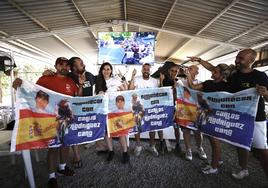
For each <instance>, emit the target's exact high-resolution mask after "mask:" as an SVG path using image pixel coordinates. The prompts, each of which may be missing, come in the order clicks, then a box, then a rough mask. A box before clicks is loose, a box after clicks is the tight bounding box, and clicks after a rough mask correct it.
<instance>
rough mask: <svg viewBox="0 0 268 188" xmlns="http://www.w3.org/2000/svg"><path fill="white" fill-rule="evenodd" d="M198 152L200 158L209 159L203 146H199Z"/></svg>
mask: <svg viewBox="0 0 268 188" xmlns="http://www.w3.org/2000/svg"><path fill="white" fill-rule="evenodd" d="M197 153H198V156H199V158H200V159H204V160H205V159H207V155H206V153H205V151H204V149H203V147H200V148H198V149H197Z"/></svg>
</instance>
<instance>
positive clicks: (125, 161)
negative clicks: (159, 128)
mask: <svg viewBox="0 0 268 188" xmlns="http://www.w3.org/2000/svg"><path fill="white" fill-rule="evenodd" d="M128 162H129V155H128V153H127V152H123V159H122V163H123V164H125V163H128Z"/></svg>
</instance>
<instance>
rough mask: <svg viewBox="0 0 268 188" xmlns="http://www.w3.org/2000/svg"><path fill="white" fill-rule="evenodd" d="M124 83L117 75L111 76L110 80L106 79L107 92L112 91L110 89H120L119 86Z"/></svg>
mask: <svg viewBox="0 0 268 188" xmlns="http://www.w3.org/2000/svg"><path fill="white" fill-rule="evenodd" d="M121 85H122V82H121V81H120V80H119V79H118V78H115V77H111V78H110V79H109V80H106V87H107V91H106V92H110V91H119V90H120V89H119V87H120V86H121Z"/></svg>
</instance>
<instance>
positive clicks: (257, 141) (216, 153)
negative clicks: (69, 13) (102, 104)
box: [13, 49, 268, 187]
mask: <svg viewBox="0 0 268 188" xmlns="http://www.w3.org/2000/svg"><path fill="white" fill-rule="evenodd" d="M256 55H257V53H256V52H255V51H254V50H252V49H245V50H242V51H240V52H239V53H238V55H237V57H236V60H235V65H233V66H228V65H225V64H219V65H217V66H214V65H212V64H210V63H209V62H207V61H204V60H202V59H200V58H199V57H190V60H191V61H197V62H199V63H200V64H201V65H202V66H204V67H205V68H206V69H208V70H209V71H211V72H212V77H211V78H212V80H207V81H205V82H202V83H201V82H199V81H198V80H197V79H196V76H197V74H198V67H197V66H196V65H191V66H190V67H188V69H187V71H185V72H186V75H187V79H178V77H177V74H178V71H179V66H178V65H176V64H175V63H173V65H172V66H171V67H170V68H169V70H168V72H167V73H166V72H161V69H160V72H161V73H160V77H159V79H156V78H153V77H151V75H150V74H151V70H150V68H151V65H150V64H143V66H142V70H141V73H142V75H141V76H136V74H137V71H136V70H135V69H134V70H133V72H132V75H131V80H130V81H129V82H127V81H126V79H125V78H124V77H123V76H122V75H121V78H118V77H114V76H113V67H112V65H111V64H110V63H108V62H106V63H103V64H102V65H101V67H100V69H99V73H98V75H97V76H94V75H92V74H91V73H90V72H87V71H86V70H85V65H84V63H83V61H82V59H81V58H79V57H73V58H71V59H69V60H68V59H66V58H58V59H57V60H56V63H55V68H56V73H55V74H52V73H46V74H45V75H43V76H42V77H40V78H39V80H38V81H37V84H39V85H41V86H43V87H46V88H48V89H51V90H53V91H55V92H59V93H62V94H66V95H70V96H92V95H93V85H95V94H96V95H98V94H105V93H107V92H113V91H123V90H134V89H141V88H156V87H161V86H172V88H173V91H174V99H176V89H175V88H176V87H177V86H179V85H182V86H185V87H189V88H193V89H196V90H200V91H204V92H215V91H228V92H238V91H241V90H244V89H247V88H251V87H256V90H257V92H258V93H259V94H260V96H261V97H260V100H259V105H258V111H257V115H256V120H255V124H254V127H255V128H254V137H253V144H252V147H254V148H255V151H256V155H257V157H258V159H259V161H260V164H261V166H262V167H263V170H264V172H265V174H266V176H267V178H268V146H267V136H266V132H267V127H266V117H265V112H264V108H265V106H264V100H268V90H267V89H268V77H267V76H266V74H265V73H263V72H260V71H257V70H254V69H252V68H251V65H252V64H253V62H254V61H255V58H256ZM21 84H22V80H20V79H16V80H15V81H14V83H13V87H14V88H17V87H19V86H20V85H21ZM174 104H175V101H174ZM179 128H180V125H177V124H174V132H175V138H176V147H175V151H176V152H178V153H181V147H180V131H179ZM181 129H182V131H183V137H184V143H185V148H186V151H185V158H186V159H187V160H192V148H191V136H190V132H191V130H190V129H187V128H182V127H181ZM156 132H157V133H158V136H159V141H160V145H159V149H157V148H156V147H155V145H156V141H155V134H156ZM156 132H155V131H153V132H149V137H150V141H149V144H150V147H149V148H150V150H151V152H152V153H153V154H154V155H155V156H158V155H159V153H161V154H163V153H164V141H163V130H161V131H156ZM194 137H195V140H196V146H197V151H198V154H199V157H200V158H202V159H207V155H206V153H205V151H204V149H203V147H202V139H203V137H202V134H201V132H200V131H198V130H197V131H194ZM209 140H210V143H211V147H212V157H211V158H212V161H211V164H210V165H208V166H206V167H204V168H203V169H202V171H203V173H205V174H215V173H217V172H218V167H219V165H220V164H221V163H222V161H221V146H220V141H219V140H218V139H216V138H213V137H209ZM135 141H136V147H135V150H134V154H135V155H136V156H139V155H140V154H141V152H142V150H143V147H142V145H141V142H140V133H137V134H135ZM119 142H120V144H121V146H122V151H123V153H122V162H123V163H127V162H129V153H128V146H127V135H124V136H120V137H119ZM96 149H97V151H98V152H102V153H107V161H111V160H113V157H114V151H113V145H112V138H111V137H108V135H106V136H105V143H104V141H97V142H96ZM73 150H74V153H75V155H74V156H75V158H74V162H75V163H74V164H76V165H78V166H77V167H81V166H82V161H81V159H80V156H79V152H78V148H77V146H75V147H73ZM59 151H60V152H59ZM68 151H69V148H66V147H65V148H64V147H60V148H51V147H50V148H49V150H48V155H47V163H48V171H49V181H48V185H49V187H57V180H56V172H57V173H58V174H60V175H65V176H73V175H74V171H73V170H71V169H70V168H69V167H68V166H67V165H66V160H67V158H66V157H67V156H68ZM237 151H238V159H239V165H240V167H241V170H240V171H238V172H236V173H233V174H232V176H233V177H234V178H236V179H243V178H245V177H247V176H248V175H249V172H248V170H247V164H248V158H249V151H247V150H245V149H242V148H237ZM58 152H59V154H60V164H59V167H58V169H56V165H55V159H56V158H57V157H56V156H57V155H58Z"/></svg>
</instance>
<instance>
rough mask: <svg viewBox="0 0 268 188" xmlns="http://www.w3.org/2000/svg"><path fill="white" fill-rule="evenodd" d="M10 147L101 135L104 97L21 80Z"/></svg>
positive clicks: (78, 140)
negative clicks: (72, 94)
mask: <svg viewBox="0 0 268 188" xmlns="http://www.w3.org/2000/svg"><path fill="white" fill-rule="evenodd" d="M16 98H17V102H16V123H15V128H14V131H13V135H12V143H11V151H17V150H25V149H35V148H46V147H58V146H61V145H64V146H69V145H74V144H82V143H90V142H93V141H96V140H99V139H103V138H104V135H105V128H106V119H107V117H106V116H107V115H106V114H107V111H106V109H107V108H108V107H107V104H108V102H107V100H108V99H107V97H105V96H94V97H70V96H66V95H61V94H59V93H56V92H53V91H51V90H48V89H46V88H43V87H41V86H39V85H36V84H33V83H30V82H28V81H23V84H22V86H21V87H20V88H18V89H17V96H16Z"/></svg>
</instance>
